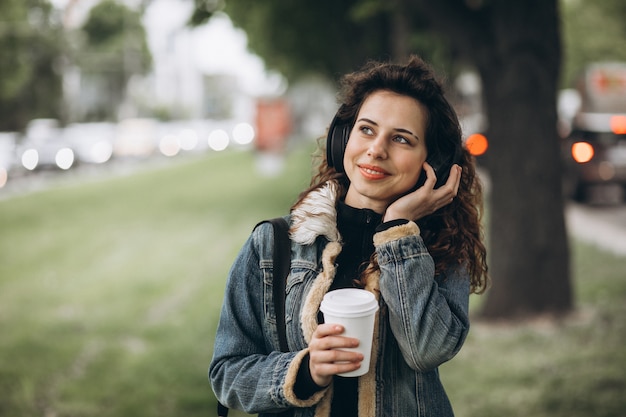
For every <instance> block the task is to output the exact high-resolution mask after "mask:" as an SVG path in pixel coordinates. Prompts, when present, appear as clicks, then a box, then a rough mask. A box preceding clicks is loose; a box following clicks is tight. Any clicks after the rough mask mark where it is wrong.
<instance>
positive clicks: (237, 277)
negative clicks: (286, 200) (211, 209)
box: [209, 224, 323, 413]
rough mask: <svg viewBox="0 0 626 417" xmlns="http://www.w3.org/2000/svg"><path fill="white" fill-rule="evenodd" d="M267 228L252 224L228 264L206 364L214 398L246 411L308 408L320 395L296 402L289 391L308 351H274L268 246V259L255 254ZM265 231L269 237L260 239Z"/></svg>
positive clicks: (260, 247) (291, 390)
mask: <svg viewBox="0 0 626 417" xmlns="http://www.w3.org/2000/svg"><path fill="white" fill-rule="evenodd" d="M271 230H272V228H271V225H268V224H264V225H261V226H260V227H257V228H256V229H255V231H254V232H253V233H252V235H251V236H250V238H248V240H247V242H246V243H245V244H244V246H243V248H242V249H241V251H240V252H239V254H238V256H237V258H236V260H235V262H234V263H233V266H232V267H231V270H230V272H229V277H228V280H227V283H226V290H225V294H224V301H223V305H222V310H221V313H220V319H219V322H218V326H217V333H216V336H215V345H214V350H213V358H212V360H211V364H210V366H209V379H210V382H211V386H212V388H213V391H214V392H215V395H216V397H217V399H218V400H219V401H220V402H221V403H222V404H224V405H226V406H227V407H229V408H234V409H239V410H243V411H246V412H248V413H261V412H279V411H284V410H285V409H286V408H289V407H294V406H300V407H302V406H310V405H313V404H315V403H316V402H317V401H319V399H320V398H321V397H322V395H323V393H317V394H316V395H314V396H313V397H312V398H310V399H307V400H306V401H298V400H297V398H296V396H295V395H294V394H293V385H294V384H295V380H296V376H297V372H298V369H299V366H300V363H301V362H302V359H303V358H304V357H305V356H306V353H307V352H308V350H303V351H299V352H287V353H283V352H280V351H279V349H274V346H276V345H275V341H274V338H275V332H276V329H275V327H276V323H275V321H274V320H273V319H272V317H273V314H274V313H273V303H272V298H271V292H272V289H271V283H272V276H271V271H272V268H271V250H270V251H269V254H270V256H269V258H266V257H265V256H260V255H259V251H260V249H263V246H262V245H263V242H272V240H271V239H273V232H272V231H271ZM268 234H269V236H272V237H271V238H269V239H267V237H266V238H265V239H264V238H263V236H268ZM263 250H267V248H264V249H263ZM268 309H271V311H270V310H268Z"/></svg>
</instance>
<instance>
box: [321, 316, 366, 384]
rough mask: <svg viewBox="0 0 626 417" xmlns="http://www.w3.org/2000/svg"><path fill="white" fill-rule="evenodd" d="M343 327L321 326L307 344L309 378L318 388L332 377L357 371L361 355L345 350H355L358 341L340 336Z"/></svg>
mask: <svg viewBox="0 0 626 417" xmlns="http://www.w3.org/2000/svg"><path fill="white" fill-rule="evenodd" d="M341 333H343V327H341V326H339V325H336V324H321V325H319V326H318V327H317V329H316V330H315V332H314V333H313V336H312V338H311V342H310V343H309V357H310V360H309V368H310V371H311V376H312V378H313V380H314V381H315V383H316V384H318V385H319V386H326V385H328V384H330V382H331V380H332V376H333V375H336V374H339V373H344V372H350V371H354V370H356V369H358V368H359V367H360V366H361V361H363V355H362V354H361V353H358V352H354V351H350V350H345V349H351V348H355V347H357V346H358V345H359V341H358V340H357V339H354V338H350V337H344V336H341Z"/></svg>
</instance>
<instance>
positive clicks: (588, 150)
mask: <svg viewBox="0 0 626 417" xmlns="http://www.w3.org/2000/svg"><path fill="white" fill-rule="evenodd" d="M593 155H594V150H593V146H591V144H589V143H587V142H576V143H575V144H573V145H572V157H573V158H574V161H576V162H578V163H579V164H584V163H585V162H589V161H591V159H592V158H593Z"/></svg>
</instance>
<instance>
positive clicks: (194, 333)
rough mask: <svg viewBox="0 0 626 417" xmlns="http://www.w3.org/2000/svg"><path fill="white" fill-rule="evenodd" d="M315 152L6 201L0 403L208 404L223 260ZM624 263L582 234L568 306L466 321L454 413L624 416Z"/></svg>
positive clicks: (189, 407)
mask: <svg viewBox="0 0 626 417" xmlns="http://www.w3.org/2000/svg"><path fill="white" fill-rule="evenodd" d="M309 167H310V162H309V152H308V151H297V152H294V153H293V154H291V155H290V157H289V159H288V161H287V165H286V170H285V172H284V175H282V176H280V177H276V178H265V177H263V176H260V175H259V174H258V173H257V172H256V170H255V168H254V157H253V155H251V154H248V153H243V152H231V153H222V154H212V155H207V156H206V157H202V158H198V159H193V160H186V161H180V162H176V163H175V164H172V165H170V166H167V167H164V168H159V169H151V170H147V171H143V172H139V173H136V174H134V175H132V176H127V177H118V178H110V179H105V180H100V181H93V180H92V181H90V182H88V183H83V184H75V185H65V186H63V187H57V188H55V189H51V190H48V191H42V192H36V193H32V194H29V195H24V196H20V197H14V198H11V199H8V200H4V201H0V231H1V232H0V233H1V234H0V329H2V336H1V337H0V415H1V416H19V417H22V416H42V415H43V416H58V417H65V416H68V417H69V416H80V417H95V416H102V417H105V416H106V417H110V416H133V417H141V416H168V417H171V416H185V417H189V416H191V417H193V416H207V415H209V416H210V415H214V414H213V411H214V408H215V399H214V397H213V394H212V393H211V390H210V386H209V384H208V381H207V377H206V373H207V367H208V363H209V360H210V357H211V351H212V346H213V337H214V332H215V326H216V321H217V316H218V312H219V308H220V304H221V296H222V291H223V287H224V282H225V277H226V274H227V271H228V269H229V267H230V264H231V262H232V260H233V258H234V257H235V255H236V253H237V251H238V249H239V247H240V246H241V244H242V243H243V241H244V240H245V239H246V237H247V236H248V234H249V232H250V230H251V229H252V227H253V226H254V224H255V223H256V222H257V221H259V220H262V219H265V218H270V217H274V216H277V215H281V214H284V213H286V212H287V210H288V207H289V206H290V204H291V203H292V202H293V200H294V198H295V197H296V195H297V193H298V192H299V191H301V190H302V189H303V188H304V187H305V186H306V185H307V184H308V180H309V174H310V169H309ZM624 270H626V259H625V258H620V257H615V256H612V255H609V254H607V253H604V252H601V251H598V250H597V249H595V248H593V247H590V246H587V245H583V244H581V243H577V242H575V243H573V271H574V279H575V284H576V290H577V292H576V294H577V306H578V310H577V312H576V314H574V315H573V316H572V317H571V318H569V319H566V320H563V321H561V322H559V323H553V322H550V321H536V322H533V323H520V324H518V325H515V326H513V325H488V324H485V323H480V322H478V321H476V320H475V321H474V323H473V328H472V331H471V332H470V336H469V338H468V341H467V343H466V345H465V346H464V348H463V349H462V350H461V353H460V354H459V355H458V356H457V358H455V359H454V360H453V361H451V362H450V363H448V364H446V365H444V366H443V367H442V378H443V379H444V383H445V384H446V387H447V388H448V391H449V394H450V397H451V400H452V402H453V406H454V408H455V410H456V412H457V415H458V416H460V417H463V416H480V417H484V416H487V417H488V416H492V415H493V416H496V415H498V416H500V415H508V416H533V417H535V416H539V417H541V416H564V417H565V416H567V417H578V416H580V417H582V416H590V415H593V416H605V417H608V416H623V415H624V410H626V399H624V398H623V397H624V395H623V393H624V392H625V391H626V376H625V375H626V372H625V371H626V369H625V368H626V366H625V365H626V353H625V350H624V348H623V347H624V345H625V344H626V328H625V326H626V324H625V323H624V320H623V317H624V313H626V308H625V306H626V279H625V277H624ZM476 304H477V303H475V302H474V301H473V304H472V305H473V306H474V305H476ZM231 415H232V416H237V415H240V416H241V415H244V414H240V413H236V412H232V413H231Z"/></svg>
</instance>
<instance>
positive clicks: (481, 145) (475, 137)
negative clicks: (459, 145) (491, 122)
mask: <svg viewBox="0 0 626 417" xmlns="http://www.w3.org/2000/svg"><path fill="white" fill-rule="evenodd" d="M488 147H489V141H488V140H487V137H486V136H485V135H482V134H480V133H474V134H472V135H469V136H468V137H467V140H466V141H465V148H467V150H468V151H469V153H470V154H472V155H474V156H480V155H483V154H484V153H485V152H487V148H488Z"/></svg>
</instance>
